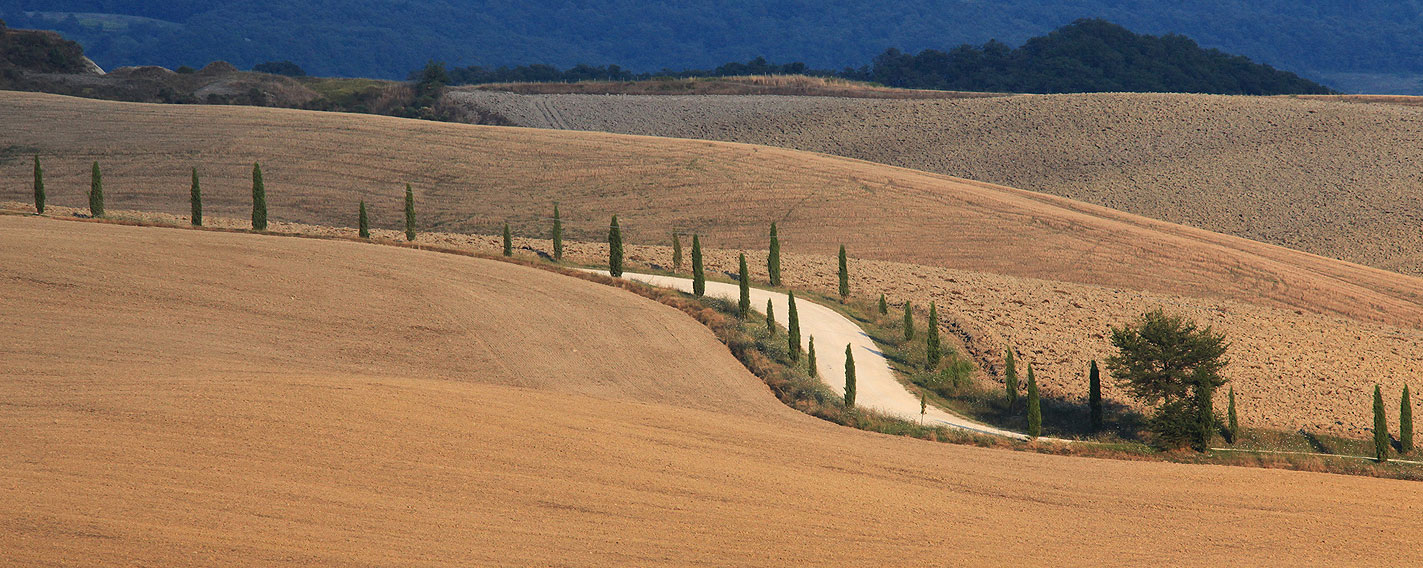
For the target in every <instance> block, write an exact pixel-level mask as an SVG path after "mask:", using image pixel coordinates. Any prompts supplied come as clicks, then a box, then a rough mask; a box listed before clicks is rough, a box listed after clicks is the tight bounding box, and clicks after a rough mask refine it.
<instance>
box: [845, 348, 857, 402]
mask: <svg viewBox="0 0 1423 568" xmlns="http://www.w3.org/2000/svg"><path fill="white" fill-rule="evenodd" d="M845 407H846V408H854V407H855V354H854V353H851V352H850V345H849V344H848V343H847V344H845Z"/></svg>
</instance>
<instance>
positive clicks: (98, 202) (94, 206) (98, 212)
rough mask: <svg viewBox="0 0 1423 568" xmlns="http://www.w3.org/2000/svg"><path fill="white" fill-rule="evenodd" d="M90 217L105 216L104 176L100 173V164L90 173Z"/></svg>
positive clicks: (96, 163) (95, 163) (96, 164)
mask: <svg viewBox="0 0 1423 568" xmlns="http://www.w3.org/2000/svg"><path fill="white" fill-rule="evenodd" d="M89 216H90V217H103V216H104V176H103V174H100V173H99V162H94V167H93V168H92V169H91V170H90V171H89Z"/></svg>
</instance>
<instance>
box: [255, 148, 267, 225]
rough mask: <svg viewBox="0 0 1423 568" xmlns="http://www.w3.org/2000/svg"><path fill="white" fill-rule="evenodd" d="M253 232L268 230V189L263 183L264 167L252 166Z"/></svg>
mask: <svg viewBox="0 0 1423 568" xmlns="http://www.w3.org/2000/svg"><path fill="white" fill-rule="evenodd" d="M252 230H254V231H265V230H267V188H266V186H265V185H263V183H262V165H261V164H257V163H253V164H252Z"/></svg>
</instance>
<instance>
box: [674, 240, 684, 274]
mask: <svg viewBox="0 0 1423 568" xmlns="http://www.w3.org/2000/svg"><path fill="white" fill-rule="evenodd" d="M680 272H682V238H681V237H679V236H677V233H672V273H673V274H677V273H680Z"/></svg>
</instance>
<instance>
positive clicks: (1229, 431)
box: [1225, 386, 1240, 444]
mask: <svg viewBox="0 0 1423 568" xmlns="http://www.w3.org/2000/svg"><path fill="white" fill-rule="evenodd" d="M1227 399H1228V403H1229V404H1228V405H1227V406H1226V409H1225V433H1226V435H1227V436H1229V437H1230V439H1229V440H1226V441H1227V442H1229V443H1232V444H1234V443H1235V438H1236V437H1237V436H1239V435H1240V420H1239V419H1238V418H1236V417H1235V387H1234V386H1232V387H1230V394H1229V395H1228V396H1227Z"/></svg>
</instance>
